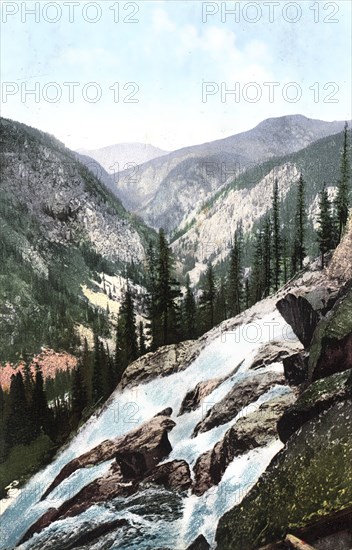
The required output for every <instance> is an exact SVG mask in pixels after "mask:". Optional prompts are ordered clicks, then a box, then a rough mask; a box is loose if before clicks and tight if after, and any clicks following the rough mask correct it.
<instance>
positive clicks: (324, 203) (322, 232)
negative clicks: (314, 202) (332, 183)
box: [317, 185, 334, 269]
mask: <svg viewBox="0 0 352 550" xmlns="http://www.w3.org/2000/svg"><path fill="white" fill-rule="evenodd" d="M331 207H332V205H331V203H330V200H329V195H328V192H327V189H326V186H325V185H324V187H323V189H322V191H321V193H320V205H319V208H320V210H319V218H318V224H319V227H318V230H317V240H318V243H319V250H320V254H321V267H322V269H323V268H324V264H325V254H326V253H327V252H328V251H329V250H331V248H333V236H334V222H333V217H332V213H331Z"/></svg>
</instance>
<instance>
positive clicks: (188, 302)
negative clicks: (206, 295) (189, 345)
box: [182, 275, 197, 340]
mask: <svg viewBox="0 0 352 550" xmlns="http://www.w3.org/2000/svg"><path fill="white" fill-rule="evenodd" d="M182 337H183V339H184V340H194V339H195V338H196V337H197V306H196V300H195V297H194V293H193V290H192V288H191V284H190V279H189V275H187V278H186V294H185V296H184V298H183V301H182Z"/></svg>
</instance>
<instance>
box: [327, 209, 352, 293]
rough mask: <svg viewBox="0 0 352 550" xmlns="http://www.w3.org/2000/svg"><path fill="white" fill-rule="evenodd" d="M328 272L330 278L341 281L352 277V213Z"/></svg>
mask: <svg viewBox="0 0 352 550" xmlns="http://www.w3.org/2000/svg"><path fill="white" fill-rule="evenodd" d="M327 274H328V277H329V278H330V279H336V280H338V281H339V282H340V283H344V282H346V281H348V280H349V279H352V215H350V220H349V224H348V227H347V231H346V233H345V236H344V238H343V239H342V241H341V243H340V244H339V246H338V247H337V249H336V250H335V252H334V255H333V258H332V260H331V262H330V264H329V267H328V269H327Z"/></svg>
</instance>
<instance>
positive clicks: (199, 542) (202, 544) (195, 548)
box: [187, 535, 210, 550]
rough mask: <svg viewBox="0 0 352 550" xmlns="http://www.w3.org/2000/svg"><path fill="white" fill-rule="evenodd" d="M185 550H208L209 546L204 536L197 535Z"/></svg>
mask: <svg viewBox="0 0 352 550" xmlns="http://www.w3.org/2000/svg"><path fill="white" fill-rule="evenodd" d="M187 550H210V545H209V543H208V541H207V539H206V538H205V536H204V535H199V536H198V537H197V538H196V539H195V540H194V541H193V542H192V544H190V546H188V548H187Z"/></svg>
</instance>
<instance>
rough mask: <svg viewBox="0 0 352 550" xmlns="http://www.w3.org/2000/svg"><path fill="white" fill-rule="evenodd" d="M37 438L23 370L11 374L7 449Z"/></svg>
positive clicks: (6, 433) (5, 435)
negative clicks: (27, 398)
mask: <svg viewBox="0 0 352 550" xmlns="http://www.w3.org/2000/svg"><path fill="white" fill-rule="evenodd" d="M34 438H35V433H34V430H33V424H32V420H31V415H30V411H29V406H28V403H27V400H26V394H25V389H24V383H23V376H22V373H21V372H17V374H16V375H15V374H13V375H12V376H11V385H10V395H9V412H8V415H7V418H6V422H5V433H4V440H5V446H6V449H7V450H9V449H10V448H11V447H14V446H15V445H28V444H29V443H30V442H31V441H32V440H33V439H34Z"/></svg>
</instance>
